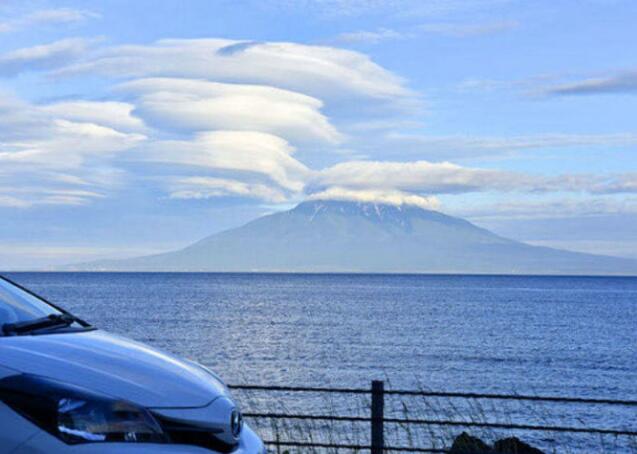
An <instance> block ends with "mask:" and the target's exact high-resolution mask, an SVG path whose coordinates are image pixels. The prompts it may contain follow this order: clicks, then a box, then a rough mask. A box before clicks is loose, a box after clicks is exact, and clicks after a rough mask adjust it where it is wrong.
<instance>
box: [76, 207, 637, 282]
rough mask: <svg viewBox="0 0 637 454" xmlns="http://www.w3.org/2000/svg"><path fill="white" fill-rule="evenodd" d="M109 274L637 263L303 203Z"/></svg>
mask: <svg viewBox="0 0 637 454" xmlns="http://www.w3.org/2000/svg"><path fill="white" fill-rule="evenodd" d="M73 268H74V269H82V270H94V271H96V270H109V271H268V272H276V271H284V272H390V273H478V274H483V273H485V274H580V275H581V274H589V275H590V274H593V275H595V274H631V275H635V274H637V261H634V260H629V259H622V258H615V257H606V256H598V255H592V254H583V253H576V252H567V251H561V250H557V249H551V248H547V247H538V246H530V245H527V244H524V243H521V242H518V241H513V240H509V239H506V238H502V237H500V236H498V235H496V234H494V233H492V232H490V231H488V230H485V229H482V228H480V227H477V226H476V225H474V224H472V223H470V222H468V221H465V220H463V219H459V218H455V217H451V216H447V215H445V214H442V213H439V212H436V211H430V210H425V209H422V208H419V207H416V206H411V205H402V206H394V205H384V204H374V203H358V202H340V201H308V202H304V203H301V204H300V205H298V206H297V207H295V208H294V209H292V210H289V211H285V212H280V213H275V214H271V215H268V216H264V217H261V218H258V219H256V220H254V221H252V222H249V223H248V224H246V225H244V226H242V227H239V228H236V229H232V230H227V231H225V232H221V233H217V234H215V235H211V236H209V237H207V238H204V239H203V240H201V241H199V242H197V243H194V244H193V245H191V246H188V247H186V248H184V249H181V250H179V251H175V252H168V253H164V254H158V255H152V256H146V257H139V258H134V259H128V260H111V261H100V262H93V263H88V264H84V265H79V266H76V267H73Z"/></svg>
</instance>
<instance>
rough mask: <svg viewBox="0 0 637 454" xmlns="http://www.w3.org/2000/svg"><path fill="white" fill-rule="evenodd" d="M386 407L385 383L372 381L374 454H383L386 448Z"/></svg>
mask: <svg viewBox="0 0 637 454" xmlns="http://www.w3.org/2000/svg"><path fill="white" fill-rule="evenodd" d="M384 407H385V383H384V382H383V381H381V380H372V453H371V454H383V450H384V448H385V440H384V435H385V434H384V430H383V422H384V421H383V419H384V418H385V416H384Z"/></svg>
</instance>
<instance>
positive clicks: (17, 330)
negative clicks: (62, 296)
mask: <svg viewBox="0 0 637 454" xmlns="http://www.w3.org/2000/svg"><path fill="white" fill-rule="evenodd" d="M75 322H77V323H79V324H80V325H82V326H83V327H84V328H89V327H90V326H91V325H89V324H88V323H86V322H85V321H84V320H80V319H79V318H77V317H75V316H74V315H71V314H51V315H48V316H46V317H42V318H36V319H34V320H27V321H24V322H17V323H5V324H4V325H2V332H3V333H4V334H5V335H6V336H10V335H14V336H18V335H20V334H24V333H31V332H33V331H39V330H41V329H50V328H62V327H68V326H71V325H72V324H73V323H75Z"/></svg>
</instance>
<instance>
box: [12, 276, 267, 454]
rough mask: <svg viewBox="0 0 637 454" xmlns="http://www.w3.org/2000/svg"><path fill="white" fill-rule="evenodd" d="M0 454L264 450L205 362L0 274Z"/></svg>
mask: <svg viewBox="0 0 637 454" xmlns="http://www.w3.org/2000/svg"><path fill="white" fill-rule="evenodd" d="M0 330H1V333H0V454H5V453H6V454H8V453H11V454H27V453H28V454H53V453H77V454H84V453H87V454H88V453H91V454H93V453H104V454H106V453H109V454H112V453H117V454H129V453H130V454H133V453H135V454H137V453H157V454H164V453H166V454H167V453H184V454H190V453H192V454H195V453H198V454H206V453H207V454H210V453H233V454H262V453H265V452H266V450H265V447H264V445H263V443H262V442H261V440H260V439H259V437H258V436H257V435H256V434H255V433H254V432H253V431H252V430H251V429H250V428H249V427H248V426H247V425H246V424H243V419H242V416H241V412H240V411H239V408H238V407H237V404H236V403H235V402H234V401H233V399H232V397H231V396H230V393H229V392H228V388H227V387H226V386H225V384H224V383H223V382H222V381H221V380H220V379H219V377H218V376H217V375H215V374H214V373H213V372H211V371H210V370H208V369H206V368H205V367H203V366H201V365H199V364H197V363H194V362H191V361H187V360H182V359H179V358H176V357H174V356H171V355H169V354H166V353H164V352H161V351H159V350H156V349H154V348H151V347H149V346H147V345H144V344H141V343H138V342H133V341H131V340H129V339H126V338H123V337H120V336H115V335H112V334H108V333H106V332H104V331H102V330H98V329H95V328H93V327H92V326H91V325H89V324H88V323H86V322H84V321H83V320H80V319H78V318H77V317H75V316H73V315H71V314H70V313H68V312H66V311H64V310H63V309H60V308H58V307H56V306H54V305H52V304H51V303H49V302H47V301H45V300H44V299H43V298H41V297H39V296H37V295H35V294H33V293H32V292H30V291H28V290H26V289H25V288H23V287H21V286H19V285H17V284H15V283H13V282H11V281H10V280H8V279H6V278H2V277H0Z"/></svg>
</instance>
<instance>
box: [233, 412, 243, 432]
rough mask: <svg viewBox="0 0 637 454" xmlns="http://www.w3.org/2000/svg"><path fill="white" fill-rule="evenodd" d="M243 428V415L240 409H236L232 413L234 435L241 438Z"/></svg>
mask: <svg viewBox="0 0 637 454" xmlns="http://www.w3.org/2000/svg"><path fill="white" fill-rule="evenodd" d="M241 429H243V416H242V415H241V412H240V411H239V410H237V409H234V410H232V414H231V415H230V430H231V431H232V436H233V437H234V438H239V435H241Z"/></svg>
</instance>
